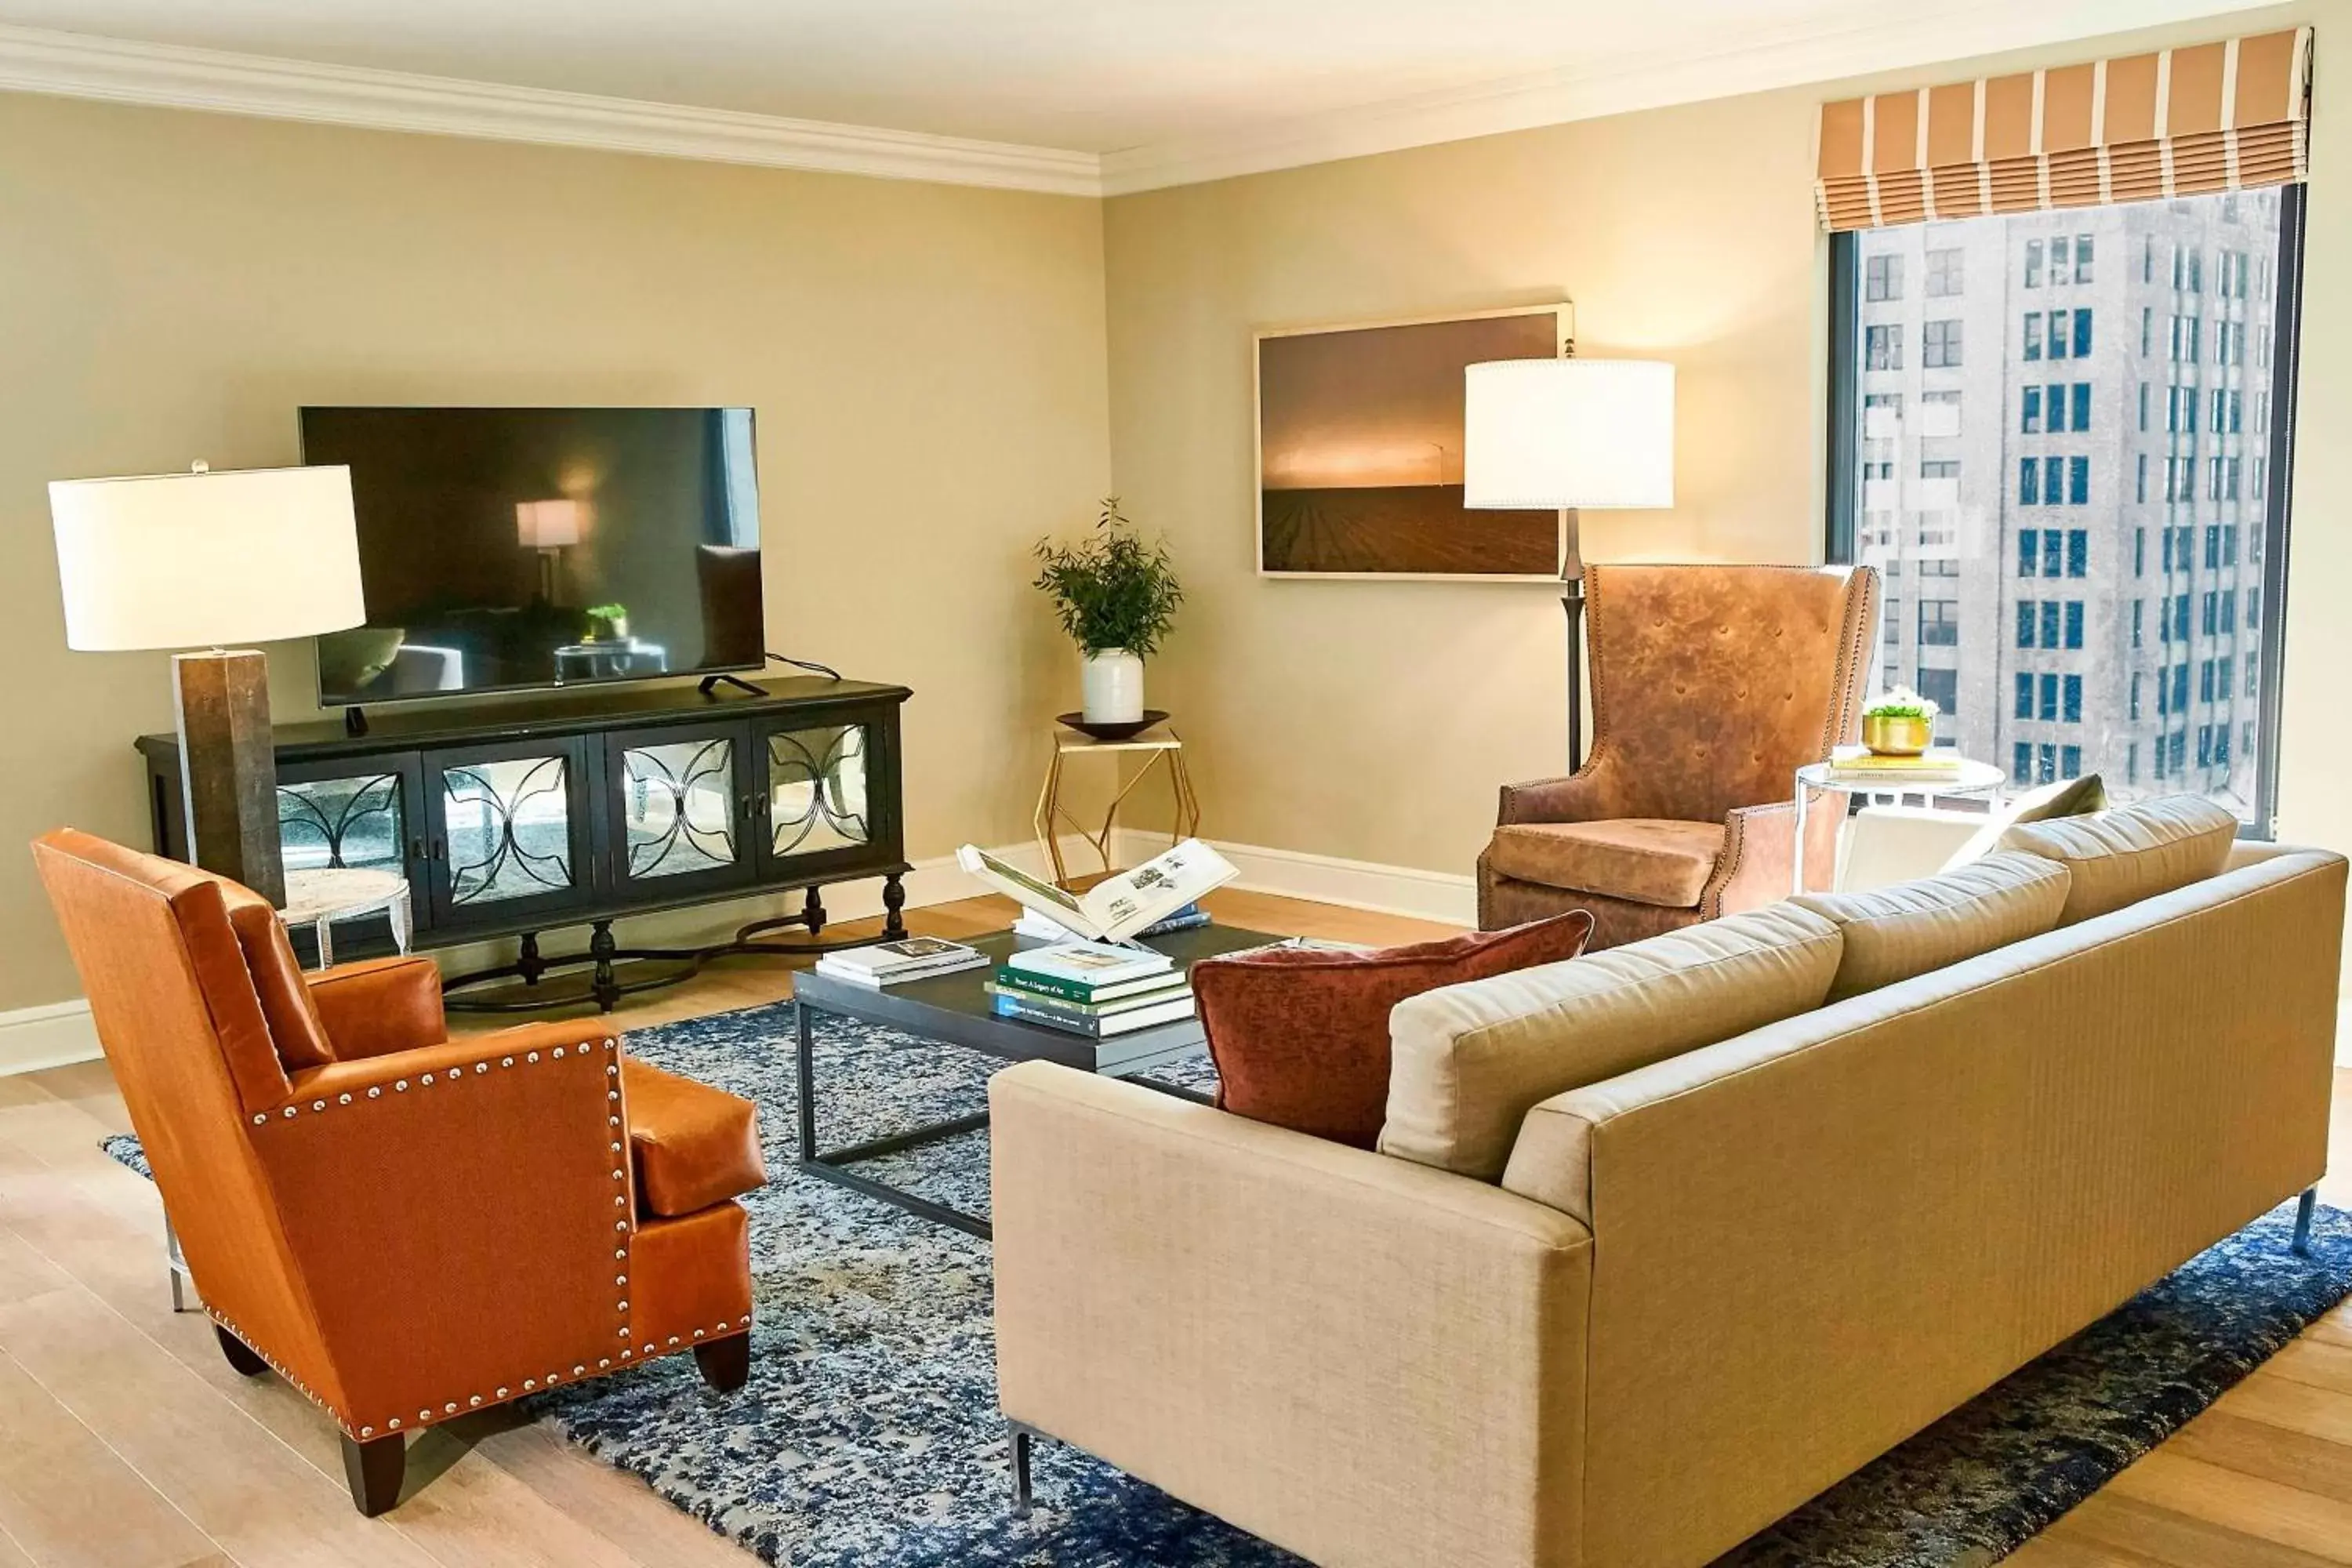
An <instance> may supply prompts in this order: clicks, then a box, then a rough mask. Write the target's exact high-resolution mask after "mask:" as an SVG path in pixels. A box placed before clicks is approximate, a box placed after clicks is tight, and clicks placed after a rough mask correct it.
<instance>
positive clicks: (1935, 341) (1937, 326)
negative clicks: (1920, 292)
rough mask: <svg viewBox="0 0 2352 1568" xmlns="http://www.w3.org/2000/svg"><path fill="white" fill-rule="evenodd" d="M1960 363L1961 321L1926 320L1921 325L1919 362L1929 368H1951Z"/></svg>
mask: <svg viewBox="0 0 2352 1568" xmlns="http://www.w3.org/2000/svg"><path fill="white" fill-rule="evenodd" d="M1919 363H1920V365H1921V366H1922V367H1924V368H1925V369H1927V370H1951V369H1955V368H1957V367H1958V364H1959V363H1960V323H1959V322H1958V321H1957V320H1954V321H1924V322H1922V323H1920V327H1919Z"/></svg>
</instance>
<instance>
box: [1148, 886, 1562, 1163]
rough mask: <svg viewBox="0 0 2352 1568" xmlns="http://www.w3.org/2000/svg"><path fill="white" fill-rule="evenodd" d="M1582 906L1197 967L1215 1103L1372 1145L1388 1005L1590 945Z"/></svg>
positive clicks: (1383, 1084)
mask: <svg viewBox="0 0 2352 1568" xmlns="http://www.w3.org/2000/svg"><path fill="white" fill-rule="evenodd" d="M1591 935H1592V917H1591V915H1589V914H1587V913H1586V912H1585V911H1583V910H1572V911H1570V913H1568V914H1564V915H1554V916H1552V917H1551V918H1550V919H1549V920H1540V921H1530V922H1529V923H1528V924H1526V925H1523V926H1513V927H1512V928H1511V929H1510V930H1508V931H1474V932H1472V933H1471V934H1469V935H1467V936H1457V937H1451V938H1448V939H1446V940H1445V941H1443V942H1417V943H1415V944H1413V945H1412V946H1411V947H1391V948H1383V949H1381V950H1379V951H1377V952H1329V951H1318V950H1317V949H1313V948H1297V947H1289V948H1280V947H1278V948H1270V949H1267V950H1266V951H1265V952H1253V953H1246V954H1242V955H1237V956H1235V957H1233V958H1212V959H1203V960H1202V962H1200V963H1196V964H1194V965H1193V966H1192V991H1193V994H1194V995H1195V996H1196V997H1197V998H1198V1000H1199V1005H1200V1012H1201V1026H1202V1029H1203V1030H1204V1031H1205V1032H1206V1033H1207V1035H1208V1037H1209V1055H1210V1057H1211V1058H1213V1059H1214V1061H1215V1062H1216V1064H1217V1076H1218V1077H1219V1078H1220V1079H1222V1080H1223V1084H1222V1087H1220V1088H1219V1089H1218V1090H1217V1103H1218V1104H1219V1105H1221V1106H1223V1108H1224V1109H1226V1110H1230V1111H1232V1112H1234V1114H1235V1115H1236V1116H1246V1117H1248V1118H1250V1119H1251V1120H1252V1121H1270V1122H1272V1123H1273V1124H1274V1125H1276V1127H1287V1128H1289V1129H1290V1130H1291V1131H1295V1132H1309V1133H1312V1134H1314V1135H1315V1136H1316V1137H1318V1138H1328V1139H1330V1140H1332V1141H1333V1142H1339V1143H1349V1144H1353V1145H1354V1146H1355V1147H1357V1148H1359V1149H1370V1147H1372V1145H1373V1144H1374V1143H1375V1142H1378V1141H1379V1138H1380V1135H1381V1121H1382V1120H1384V1119H1385V1118H1386V1116H1387V1114H1388V1102H1389V1009H1390V1008H1391V1007H1393V1006H1395V1005H1397V1004H1398V1003H1400V1002H1402V1001H1403V1000H1404V999H1405V998H1406V997H1408V996H1418V995H1419V994H1421V993H1423V992H1424V991H1432V990H1434V989H1436V988H1437V987H1438V986H1440V985H1452V984H1455V983H1456V982H1458V981H1464V980H1484V979H1485V978H1486V977H1487V976H1488V975H1490V974H1507V973H1510V972H1511V971H1512V970H1514V969H1528V968H1532V967H1533V966H1534V965H1536V964H1538V963H1561V962H1563V961H1564V960H1567V959H1570V958H1574V957H1576V956H1577V955H1578V954H1579V953H1580V952H1583V951H1584V944H1585V942H1586V941H1587V940H1588V939H1589V938H1590V937H1591Z"/></svg>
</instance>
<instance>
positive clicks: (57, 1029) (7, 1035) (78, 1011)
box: [0, 996, 101, 1078]
mask: <svg viewBox="0 0 2352 1568" xmlns="http://www.w3.org/2000/svg"><path fill="white" fill-rule="evenodd" d="M100 1054H101V1053H100V1050H99V1048H98V1026H97V1025H96V1024H94V1023H92V1022H91V1021H90V1016H89V1003H87V1002H85V1001H83V1000H82V999H81V998H80V997H79V996H77V997H75V998H74V999H73V1000H72V1001H70V1002H49V1003H45V1004H44V1005H41V1006H38V1007H18V1008H16V1009H15V1010H14V1011H11V1012H6V1013H0V1078H5V1077H7V1076H8V1075H9V1074H11V1073H20V1072H38V1071H40V1070H41V1069H42V1068H61V1067H64V1066H66V1065H67V1064H68V1063H69V1062H87V1061H95V1060H97V1059H98V1058H99V1057H100Z"/></svg>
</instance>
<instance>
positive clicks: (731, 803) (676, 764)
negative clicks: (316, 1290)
mask: <svg viewBox="0 0 2352 1568" xmlns="http://www.w3.org/2000/svg"><path fill="white" fill-rule="evenodd" d="M737 685H738V686H740V687H741V688H742V689H740V690H735V689H710V683H705V687H706V689H696V688H693V687H687V686H665V687H654V688H649V687H645V686H627V687H616V688H613V689H603V690H591V691H570V692H562V693H551V694H548V695H546V696H542V697H533V698H528V699H520V700H509V701H504V702H499V703H498V704H496V705H487V704H486V705H483V706H478V707H474V708H465V707H445V706H441V705H439V704H417V705H415V706H412V707H407V708H401V709H394V710H388V711H378V712H375V713H373V714H371V715H370V721H369V722H368V724H367V725H366V726H365V729H364V731H363V732H362V733H357V734H354V733H351V732H349V731H348V730H347V728H346V726H345V725H344V724H343V723H341V722H340V721H332V720H330V721H321V722H318V723H310V724H289V725H282V726H280V727H279V728H278V731H277V737H276V738H277V748H278V832H279V836H280V838H281V841H282V842H283V845H284V847H285V855H286V868H287V870H288V871H289V872H296V871H301V870H306V869H313V868H327V867H354V868H359V867H364V868H375V869H381V870H387V871H397V872H399V873H400V874H401V875H403V876H404V877H406V878H407V879H408V886H409V899H410V906H411V910H412V919H413V921H414V923H415V944H416V945H417V946H419V947H448V946H453V945H456V944H458V943H461V942H480V941H484V940H487V939H490V938H495V937H520V938H521V939H522V944H521V952H520V956H519V957H518V958H517V959H516V961H515V962H514V963H510V964H502V965H499V966H498V967H496V968H493V969H488V970H482V971H478V972H476V973H468V974H461V975H455V976H452V977H451V978H450V979H449V980H448V981H447V983H446V985H447V987H448V988H449V989H450V990H452V991H456V990H458V989H461V988H465V987H469V986H472V985H476V984H482V983H486V982H492V981H499V980H520V981H522V982H523V983H524V985H523V987H522V988H521V989H520V991H519V992H514V991H510V992H509V994H507V995H505V996H501V997H483V998H480V999H478V1000H472V999H467V1000H461V999H459V998H457V997H456V996H453V997H452V998H451V1005H453V1006H460V1007H466V1006H471V1007H477V1008H482V1009H487V1010H497V1011H520V1010H526V1009H530V1008H536V1007H547V1006H561V1005H569V1004H573V1003H578V1002H583V1001H586V1000H589V999H592V998H593V1000H594V1001H595V1002H596V1004H597V1005H598V1006H599V1007H600V1008H603V1009H604V1010H607V1011H609V1010H610V1009H611V1008H612V1006H613V1005H614V1003H615V1002H616V1001H618V1000H619V999H620V998H621V997H622V996H623V995H625V994H628V993H629V992H632V991H639V990H645V989H648V988H650V987H652V986H655V985H665V984H674V983H676V982H677V981H678V980H681V979H684V978H685V977H686V976H687V975H688V974H690V973H693V972H694V971H695V970H696V969H698V968H699V967H700V966H701V964H702V963H705V962H707V961H708V960H709V959H711V958H713V957H717V956H719V955H721V954H724V953H729V952H781V953H790V952H821V951H824V949H825V948H826V947H827V946H830V945H837V944H829V943H825V942H822V941H820V940H818V939H819V937H820V934H821V933H822V931H824V920H825V911H824V902H823V900H821V899H820V897H819V891H818V890H819V889H821V888H823V887H824V886H826V885H828V884H832V883H837V882H846V881H854V880H859V879H867V878H874V877H879V878H881V879H882V884H883V886H882V900H883V905H884V908H885V909H886V910H887V917H888V918H887V931H888V932H889V934H891V935H899V934H903V931H904V927H903V925H902V923H901V921H900V920H899V910H901V909H902V908H903V907H904V905H905V903H906V892H905V889H904V888H903V887H902V886H901V884H900V881H899V879H900V878H901V876H903V875H904V874H905V872H906V870H907V862H906V856H905V845H904V837H903V836H904V825H903V816H904V814H903V812H902V809H901V801H902V796H901V794H900V789H899V782H900V781H899V750H898V710H899V708H900V706H901V705H902V704H903V703H905V701H906V700H907V699H908V695H909V693H908V690H907V689H906V688H905V687H902V686H873V685H867V684H866V683H864V682H861V681H855V680H825V679H816V678H811V677H795V678H792V679H778V680H768V681H761V682H758V683H756V684H755V683H751V682H738V683H737ZM139 751H140V753H141V754H142V756H143V757H144V758H145V759H146V763H147V782H148V796H149V800H150V803H151V805H152V811H153V818H154V824H153V829H154V839H155V849H156V852H157V853H158V854H163V855H170V856H173V857H174V858H183V859H184V858H186V856H187V843H186V832H185V828H184V820H185V819H184V816H183V814H182V811H181V805H180V757H179V743H178V740H177V738H176V737H174V736H172V735H143V736H142V737H140V740H139ZM793 889H805V892H804V897H803V902H802V908H801V910H800V912H799V913H798V914H794V915H789V916H779V917H776V918H773V919H769V920H763V921H753V922H752V923H751V924H749V925H746V926H744V927H743V928H741V929H740V931H737V932H736V933H735V937H734V940H733V941H731V942H720V943H717V944H714V945H712V946H709V947H703V948H623V947H621V946H620V945H619V944H618V942H616V941H615V940H614V936H613V921H614V920H616V919H618V918H619V917H621V916H623V915H631V914H645V913H650V912H653V911H656V910H676V909H684V908H688V907H691V906H694V905H698V904H709V903H715V902H718V901H719V900H726V899H736V898H742V897H745V896H747V895H751V894H755V893H761V892H780V891H787V890H793ZM575 925H585V926H587V927H589V929H590V932H591V934H590V938H589V942H588V946H587V948H586V949H585V950H584V951H583V952H577V953H569V954H562V955H549V954H543V953H542V952H541V951H540V945H539V933H540V932H541V931H549V930H552V929H556V928H559V927H563V926H575ZM785 927H800V928H802V929H803V931H805V932H806V935H805V936H804V937H802V938H799V939H795V940H791V941H761V940H759V937H760V933H761V932H763V931H777V930H781V929H782V928H785ZM869 940H870V939H869ZM342 946H343V943H342V942H341V941H340V940H339V941H338V942H337V947H338V950H339V951H340V950H341V948H342ZM355 951H358V950H356V949H355ZM631 958H634V959H645V960H654V961H661V962H658V963H652V964H648V965H646V970H647V973H646V977H644V978H637V977H635V975H634V974H633V975H632V976H631V977H630V978H628V979H623V978H622V977H621V975H620V974H619V973H616V971H615V969H614V961H615V960H618V959H631ZM580 966H585V967H586V970H587V973H586V974H585V976H584V984H582V983H581V981H580V979H578V978H571V983H569V984H567V983H565V981H564V979H559V980H558V981H556V982H553V983H551V984H546V985H544V986H542V985H541V977H542V976H543V975H546V974H547V973H549V972H550V971H551V970H571V969H574V968H578V967H580ZM567 978H570V977H567Z"/></svg>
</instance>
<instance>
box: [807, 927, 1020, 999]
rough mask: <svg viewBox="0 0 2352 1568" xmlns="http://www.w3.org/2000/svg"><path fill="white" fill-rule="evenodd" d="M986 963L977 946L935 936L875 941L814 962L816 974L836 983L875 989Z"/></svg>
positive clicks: (985, 958)
mask: <svg viewBox="0 0 2352 1568" xmlns="http://www.w3.org/2000/svg"><path fill="white" fill-rule="evenodd" d="M987 962H988V954H986V953H984V952H981V951H980V949H978V948H976V947H966V946H964V944H963V943H961V942H942V941H940V939H939V938H938V937H935V936H910V937H905V938H902V939H900V940H899V941H898V942H877V943H876V944H874V945H873V946H872V947H853V948H848V949H845V950H844V951H843V952H828V953H826V954H825V955H824V957H823V958H820V959H818V960H817V961H816V972H817V973H819V974H825V975H830V976H832V977H833V978H834V979H835V980H846V981H848V982H849V983H850V984H852V985H872V986H875V987H877V988H878V987H880V986H884V985H895V984H898V983H899V982H900V981H902V980H923V979H928V978H929V976H931V975H934V974H949V973H953V972H955V971H956V970H959V969H972V968H976V967H978V966H979V965H981V964H983V963H987Z"/></svg>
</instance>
